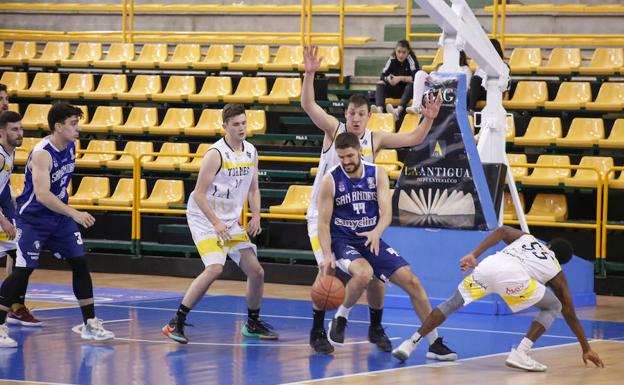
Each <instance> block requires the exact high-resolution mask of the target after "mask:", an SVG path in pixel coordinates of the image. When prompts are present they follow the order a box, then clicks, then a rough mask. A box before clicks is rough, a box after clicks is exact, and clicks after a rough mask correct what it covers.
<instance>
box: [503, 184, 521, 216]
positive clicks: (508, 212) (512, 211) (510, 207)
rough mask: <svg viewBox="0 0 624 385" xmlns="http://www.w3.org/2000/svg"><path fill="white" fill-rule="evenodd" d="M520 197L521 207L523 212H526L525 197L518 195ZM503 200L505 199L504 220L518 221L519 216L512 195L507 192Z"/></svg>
mask: <svg viewBox="0 0 624 385" xmlns="http://www.w3.org/2000/svg"><path fill="white" fill-rule="evenodd" d="M518 197H519V198H520V206H521V207H522V212H524V210H525V205H524V195H523V194H522V193H518ZM503 199H504V203H503V207H504V209H503V219H504V220H506V221H509V220H516V219H518V214H517V213H516V207H515V206H514V204H513V200H512V199H511V193H509V192H508V191H505V194H504V196H503Z"/></svg>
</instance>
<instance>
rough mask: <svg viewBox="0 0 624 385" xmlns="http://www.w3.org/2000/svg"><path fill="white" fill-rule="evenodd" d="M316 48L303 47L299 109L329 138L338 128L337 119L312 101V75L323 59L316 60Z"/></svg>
mask: <svg viewBox="0 0 624 385" xmlns="http://www.w3.org/2000/svg"><path fill="white" fill-rule="evenodd" d="M317 50H318V47H316V46H306V47H303V65H304V68H305V73H304V75H303V86H302V88H301V107H302V108H303V110H304V111H305V112H306V114H308V116H309V117H310V119H312V122H314V124H315V125H316V126H317V127H318V128H320V129H321V130H323V132H324V133H325V134H326V135H328V136H330V137H333V136H334V131H335V130H336V127H338V119H336V118H335V117H333V116H331V115H330V114H328V113H327V112H325V110H323V109H322V108H321V106H319V105H318V104H317V103H316V100H314V74H315V73H316V71H318V70H319V68H321V62H322V61H323V58H322V57H320V58H317V57H316V53H317Z"/></svg>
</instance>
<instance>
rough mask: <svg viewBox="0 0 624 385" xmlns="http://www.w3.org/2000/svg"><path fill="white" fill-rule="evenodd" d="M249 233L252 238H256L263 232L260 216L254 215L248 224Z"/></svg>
mask: <svg viewBox="0 0 624 385" xmlns="http://www.w3.org/2000/svg"><path fill="white" fill-rule="evenodd" d="M247 232H248V233H249V235H251V236H252V237H255V236H256V235H258V234H260V232H262V228H261V227H260V215H254V216H252V217H251V219H250V220H249V223H247Z"/></svg>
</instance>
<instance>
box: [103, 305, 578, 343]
mask: <svg viewBox="0 0 624 385" xmlns="http://www.w3.org/2000/svg"><path fill="white" fill-rule="evenodd" d="M100 306H106V307H121V308H133V309H143V310H160V311H171V312H175V311H176V310H177V309H166V308H161V307H147V306H126V305H111V304H102V305H100ZM193 313H203V314H222V315H237V316H246V315H247V313H237V312H226V311H211V310H193ZM262 316H263V317H266V318H286V319H305V320H311V319H313V318H312V317H304V316H290V315H276V314H265V313H263V314H262ZM349 322H351V323H360V324H366V325H368V324H369V321H358V320H349ZM383 324H384V325H386V326H388V325H389V326H401V327H410V328H418V327H420V324H407V323H397V322H384V323H383ZM438 329H443V330H456V331H468V332H475V333H497V334H511V335H519V336H523V335H525V334H526V332H510V331H505V330H488V329H471V328H455V327H447V326H441V327H440V326H439V327H438ZM542 337H550V338H563V339H569V340H576V337H571V336H559V335H554V334H544V335H542Z"/></svg>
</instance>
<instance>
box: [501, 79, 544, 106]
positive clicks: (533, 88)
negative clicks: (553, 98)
mask: <svg viewBox="0 0 624 385" xmlns="http://www.w3.org/2000/svg"><path fill="white" fill-rule="evenodd" d="M547 100H548V87H547V86H546V82H544V81H519V82H518V85H517V86H516V91H515V92H514V94H513V96H512V98H511V100H503V107H505V108H510V109H536V108H537V107H541V106H543V105H544V102H546V101H547Z"/></svg>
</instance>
